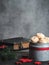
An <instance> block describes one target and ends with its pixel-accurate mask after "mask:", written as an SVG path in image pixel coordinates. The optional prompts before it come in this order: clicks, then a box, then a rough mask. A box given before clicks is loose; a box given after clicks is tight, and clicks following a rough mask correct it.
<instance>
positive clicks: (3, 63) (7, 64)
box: [0, 60, 48, 65]
mask: <svg viewBox="0 0 49 65" xmlns="http://www.w3.org/2000/svg"><path fill="white" fill-rule="evenodd" d="M16 61H17V60H6V61H1V60H0V64H1V65H16V64H15V62H16ZM21 65H34V64H33V62H32V63H22V64H21ZM41 65H48V63H47V62H43V63H42V64H41Z"/></svg>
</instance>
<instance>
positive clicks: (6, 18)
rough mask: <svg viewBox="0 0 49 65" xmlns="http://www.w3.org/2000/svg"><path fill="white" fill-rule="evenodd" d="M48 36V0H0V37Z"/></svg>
mask: <svg viewBox="0 0 49 65" xmlns="http://www.w3.org/2000/svg"><path fill="white" fill-rule="evenodd" d="M37 32H42V33H44V34H45V35H47V36H49V0H0V39H6V38H13V37H19V36H23V37H27V38H30V37H31V36H33V35H34V34H36V33H37Z"/></svg>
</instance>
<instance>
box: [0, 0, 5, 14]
mask: <svg viewBox="0 0 49 65" xmlns="http://www.w3.org/2000/svg"><path fill="white" fill-rule="evenodd" d="M5 10H6V6H5V5H4V3H3V0H0V13H2V12H4V11H5Z"/></svg>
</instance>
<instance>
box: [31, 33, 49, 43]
mask: <svg viewBox="0 0 49 65" xmlns="http://www.w3.org/2000/svg"><path fill="white" fill-rule="evenodd" d="M31 41H32V42H33V43H49V37H46V36H45V35H44V34H43V33H37V34H36V35H35V36H33V37H31Z"/></svg>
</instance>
